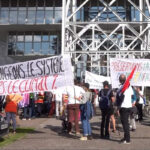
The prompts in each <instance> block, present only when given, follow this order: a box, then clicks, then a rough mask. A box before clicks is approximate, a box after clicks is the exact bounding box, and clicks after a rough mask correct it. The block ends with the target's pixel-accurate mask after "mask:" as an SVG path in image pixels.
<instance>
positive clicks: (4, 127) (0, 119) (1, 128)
mask: <svg viewBox="0 0 150 150" xmlns="http://www.w3.org/2000/svg"><path fill="white" fill-rule="evenodd" d="M8 131H9V128H8V123H7V121H6V117H5V116H4V115H3V114H2V113H0V137H2V136H4V135H6V134H7V133H8Z"/></svg>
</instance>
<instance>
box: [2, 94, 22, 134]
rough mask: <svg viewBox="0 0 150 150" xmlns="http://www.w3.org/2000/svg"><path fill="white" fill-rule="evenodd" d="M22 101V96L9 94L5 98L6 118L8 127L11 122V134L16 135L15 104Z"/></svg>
mask: <svg viewBox="0 0 150 150" xmlns="http://www.w3.org/2000/svg"><path fill="white" fill-rule="evenodd" d="M20 100H22V96H21V95H20V94H10V95H7V96H6V106H5V112H6V118H7V121H8V124H9V127H10V122H11V120H12V126H13V133H14V134H15V133H16V114H17V104H18V102H19V101H20Z"/></svg>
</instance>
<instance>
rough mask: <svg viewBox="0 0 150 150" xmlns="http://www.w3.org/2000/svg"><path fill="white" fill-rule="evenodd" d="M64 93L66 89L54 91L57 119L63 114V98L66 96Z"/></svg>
mask: <svg viewBox="0 0 150 150" xmlns="http://www.w3.org/2000/svg"><path fill="white" fill-rule="evenodd" d="M63 91H64V88H58V89H56V90H55V91H54V97H55V106H56V107H55V111H56V118H59V117H60V115H61V114H62V108H63V107H62V96H63V94H64V93H63Z"/></svg>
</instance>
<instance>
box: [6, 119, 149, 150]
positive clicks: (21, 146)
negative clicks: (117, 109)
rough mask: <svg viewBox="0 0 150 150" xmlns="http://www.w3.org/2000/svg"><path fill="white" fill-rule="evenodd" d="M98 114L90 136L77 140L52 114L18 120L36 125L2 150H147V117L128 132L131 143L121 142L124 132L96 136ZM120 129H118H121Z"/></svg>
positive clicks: (98, 120) (32, 125)
mask: <svg viewBox="0 0 150 150" xmlns="http://www.w3.org/2000/svg"><path fill="white" fill-rule="evenodd" d="M99 122H100V119H99V117H94V118H93V119H92V120H91V125H92V129H93V130H92V131H93V140H90V141H80V140H79V137H77V136H75V135H68V134H62V133H60V132H61V121H60V120H56V119H54V118H48V119H47V118H42V119H34V120H31V121H20V125H21V126H26V127H36V130H35V132H34V133H32V134H28V135H27V136H26V137H25V138H23V139H20V140H18V141H16V142H14V143H12V144H10V145H8V146H7V147H5V148H3V149H4V150H58V149H59V150H104V149H109V150H148V149H150V119H149V120H145V121H144V122H143V124H140V123H138V124H137V131H136V132H131V140H132V142H131V144H130V145H124V144H120V143H119V140H120V139H121V138H122V136H123V132H120V134H121V135H119V133H118V132H116V133H111V140H102V139H100V138H99ZM120 130H121V129H120Z"/></svg>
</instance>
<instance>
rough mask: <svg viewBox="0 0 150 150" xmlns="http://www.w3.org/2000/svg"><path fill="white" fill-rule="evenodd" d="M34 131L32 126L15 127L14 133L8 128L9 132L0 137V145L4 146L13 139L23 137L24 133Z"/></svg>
mask: <svg viewBox="0 0 150 150" xmlns="http://www.w3.org/2000/svg"><path fill="white" fill-rule="evenodd" d="M33 131H34V129H33V128H17V130H16V134H13V133H12V130H11V129H10V133H9V134H7V135H6V136H4V137H3V138H0V147H3V146H6V145H8V144H11V143H13V142H14V141H16V140H18V139H21V138H23V137H25V135H26V134H28V133H32V132H33Z"/></svg>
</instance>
